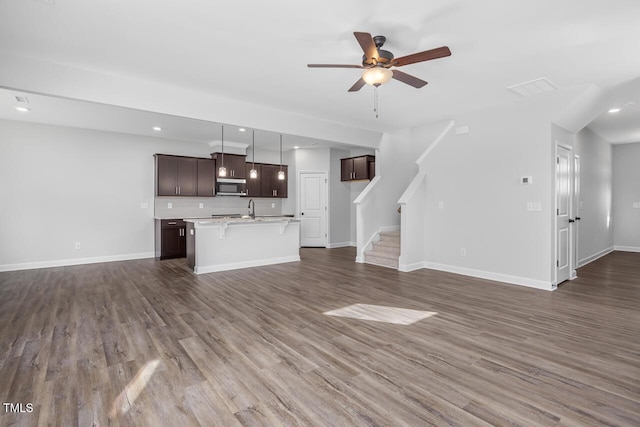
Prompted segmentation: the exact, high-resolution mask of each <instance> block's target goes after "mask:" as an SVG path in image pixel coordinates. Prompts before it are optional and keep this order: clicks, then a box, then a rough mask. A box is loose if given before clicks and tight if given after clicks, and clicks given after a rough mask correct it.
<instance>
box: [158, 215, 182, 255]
mask: <svg viewBox="0 0 640 427" xmlns="http://www.w3.org/2000/svg"><path fill="white" fill-rule="evenodd" d="M185 225H186V224H185V222H184V221H183V220H181V219H157V220H156V258H157V259H169V258H184V257H186V256H187V237H186V234H187V233H186V228H185Z"/></svg>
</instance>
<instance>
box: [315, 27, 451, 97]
mask: <svg viewBox="0 0 640 427" xmlns="http://www.w3.org/2000/svg"><path fill="white" fill-rule="evenodd" d="M353 35H354V36H355V37H356V40H357V41H358V43H359V44H360V47H361V48H362V50H363V51H364V55H362V65H348V64H307V67H309V68H360V69H364V70H365V71H364V72H363V73H362V77H361V78H360V79H359V80H358V81H357V82H356V83H355V84H354V85H353V86H351V88H350V89H349V92H357V91H359V90H360V89H362V87H363V86H364V85H365V84H370V85H372V86H375V87H378V86H380V85H381V84H384V83H386V82H387V81H389V80H390V79H392V78H393V79H396V80H398V81H401V82H402V83H406V84H408V85H409V86H413V87H415V88H416V89H419V88H421V87H423V86H424V85H426V84H427V82H425V81H424V80H422V79H419V78H417V77H414V76H412V75H410V74H407V73H404V72H402V71H400V70H396V69H393V70H391V69H390V68H391V67H402V66H404V65H409V64H415V63H416V62H423V61H430V60H432V59H438V58H444V57H445V56H450V55H451V51H450V50H449V48H448V47H447V46H442V47H439V48H436V49H431V50H425V51H424V52H418V53H414V54H411V55H407V56H403V57H400V58H394V56H393V53H391V52H389V51H387V50H383V49H381V48H382V46H383V45H384V43H385V41H387V38H386V37H384V36H375V37H371V34H369V33H359V32H354V33H353Z"/></svg>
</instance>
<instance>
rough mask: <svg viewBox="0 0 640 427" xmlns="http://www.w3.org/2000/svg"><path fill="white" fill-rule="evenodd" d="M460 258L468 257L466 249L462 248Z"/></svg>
mask: <svg viewBox="0 0 640 427" xmlns="http://www.w3.org/2000/svg"><path fill="white" fill-rule="evenodd" d="M460 256H467V249H466V248H460Z"/></svg>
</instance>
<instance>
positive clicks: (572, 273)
mask: <svg viewBox="0 0 640 427" xmlns="http://www.w3.org/2000/svg"><path fill="white" fill-rule="evenodd" d="M559 147H562V148H563V149H565V150H567V151H568V152H569V218H574V217H575V202H576V199H575V198H576V189H575V183H576V181H575V172H576V171H575V160H574V159H575V157H576V154H575V150H574V148H573V146H572V145H570V144H567V143H564V142H562V141H559V140H556V143H555V150H554V151H555V155H554V156H553V195H554V197H553V205H554V209H553V224H554V228H553V236H554V238H553V241H554V245H553V253H554V257H553V272H554V282H553V286H552V288H553V289H556V288H557V287H558V285H559V284H560V283H558V265H557V262H558V259H559V258H558V256H559V253H558V214H557V212H558V171H557V166H556V165H557V162H558V148H559ZM573 225H575V222H574V223H573ZM575 232H576V227H572V226H571V223H569V243H568V244H569V259H568V261H569V280H574V279H576V278H577V277H578V275H577V272H576V258H577V255H576V252H577V246H576V244H577V239H576V238H575Z"/></svg>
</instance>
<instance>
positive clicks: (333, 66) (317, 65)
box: [307, 64, 364, 68]
mask: <svg viewBox="0 0 640 427" xmlns="http://www.w3.org/2000/svg"><path fill="white" fill-rule="evenodd" d="M307 67H309V68H364V67H363V66H362V65H350V64H307Z"/></svg>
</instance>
